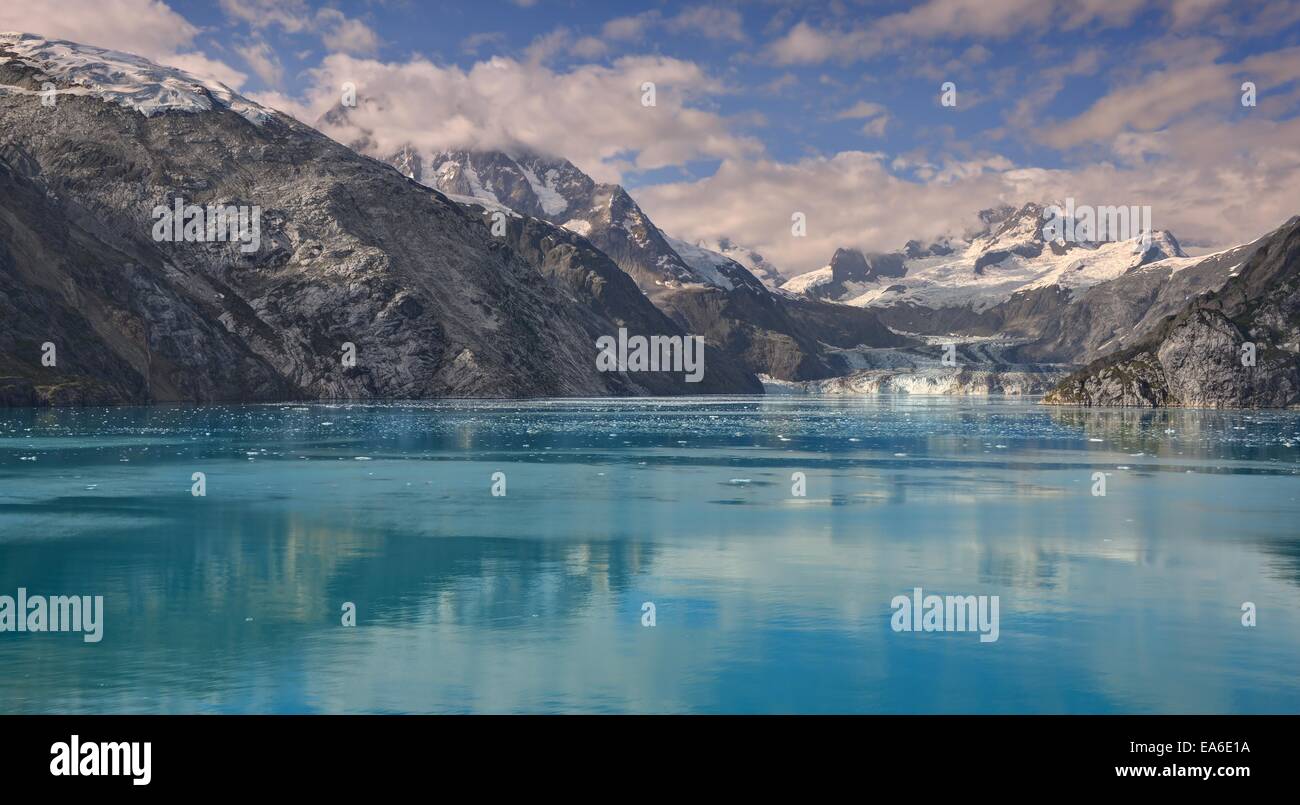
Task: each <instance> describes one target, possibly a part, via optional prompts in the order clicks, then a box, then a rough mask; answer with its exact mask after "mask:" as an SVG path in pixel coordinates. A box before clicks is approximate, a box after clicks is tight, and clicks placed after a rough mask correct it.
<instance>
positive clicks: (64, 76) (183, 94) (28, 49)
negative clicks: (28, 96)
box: [0, 31, 275, 126]
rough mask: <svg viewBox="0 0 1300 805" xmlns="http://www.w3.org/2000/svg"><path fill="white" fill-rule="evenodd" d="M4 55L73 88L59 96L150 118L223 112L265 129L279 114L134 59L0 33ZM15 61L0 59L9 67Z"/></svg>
mask: <svg viewBox="0 0 1300 805" xmlns="http://www.w3.org/2000/svg"><path fill="white" fill-rule="evenodd" d="M0 49H4V50H7V51H9V52H11V53H13V54H14V55H15V56H16V57H17V60H20V61H22V62H23V63H24V64H27V65H30V66H31V67H34V68H36V69H39V70H40V71H41V72H43V73H45V74H46V75H48V76H49V77H50V78H52V79H54V80H55V81H58V82H61V83H63V84H70V85H72V88H71V89H69V88H66V87H65V88H60V89H59V93H60V94H71V95H90V96H93V97H97V98H99V99H101V100H105V101H109V102H112V103H116V104H118V105H119V106H125V107H127V108H129V109H134V110H135V111H137V112H139V113H140V114H142V115H144V116H145V117H154V116H156V115H160V114H163V113H165V112H171V111H179V112H206V111H211V110H213V109H214V108H218V107H221V108H226V109H230V110H231V111H233V112H235V113H236V114H238V115H240V116H242V117H243V118H244V119H246V120H248V121H249V122H250V123H253V124H255V125H258V126H260V125H263V124H264V123H266V122H267V121H268V120H270V119H271V118H272V117H273V116H274V114H275V113H274V111H273V110H271V109H268V108H266V107H264V106H261V105H259V104H256V103H253V102H252V101H250V100H248V99H247V98H245V97H243V96H242V95H239V94H237V93H235V91H234V90H232V89H230V87H227V86H226V85H225V84H222V83H221V82H219V81H213V80H210V79H205V78H199V77H197V76H195V75H192V74H190V73H187V72H185V71H184V70H180V69H177V68H175V67H164V66H162V65H159V64H155V63H153V62H151V61H149V60H148V59H144V58H141V57H140V56H134V55H131V54H129V53H122V52H120V51H116V50H107V49H105V48H97V47H92V46H90V45H81V44H78V43H76V42H68V41H65V40H62V39H46V38H44V37H41V36H37V35H35V34H26V33H18V32H13V31H10V32H5V33H0ZM14 60H15V59H13V58H6V57H0V61H3V62H5V63H7V62H10V61H14ZM0 91H9V92H15V91H17V92H24V93H25V92H29V91H26V90H22V89H19V88H17V87H12V86H5V85H0Z"/></svg>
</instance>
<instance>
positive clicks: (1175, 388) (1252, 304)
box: [1044, 218, 1300, 408]
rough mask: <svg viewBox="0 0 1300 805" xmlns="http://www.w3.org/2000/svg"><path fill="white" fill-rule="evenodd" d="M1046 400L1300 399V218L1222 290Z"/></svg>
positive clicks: (1238, 402) (1275, 403)
mask: <svg viewBox="0 0 1300 805" xmlns="http://www.w3.org/2000/svg"><path fill="white" fill-rule="evenodd" d="M1044 402H1045V403H1048V404H1056V405H1087V406H1103V405H1106V406H1110V405H1113V406H1149V407H1163V406H1187V407H1209V408H1256V407H1262V408H1282V407H1292V406H1296V405H1300V218H1293V219H1292V220H1291V221H1289V222H1288V223H1287V224H1286V225H1285V226H1283V227H1282V228H1281V229H1279V230H1277V231H1276V232H1274V233H1273V234H1272V235H1270V236H1269V237H1267V238H1266V239H1264V241H1263V242H1262V243H1261V244H1259V246H1258V248H1257V249H1256V250H1255V251H1254V253H1253V255H1252V256H1251V257H1250V259H1249V260H1247V261H1246V263H1245V265H1244V266H1243V267H1242V269H1241V271H1240V273H1238V274H1237V275H1236V276H1234V277H1232V278H1230V279H1229V280H1228V281H1227V282H1226V283H1225V284H1224V286H1223V288H1222V289H1221V290H1219V291H1218V292H1217V293H1209V294H1205V295H1203V296H1201V297H1198V298H1196V299H1194V300H1192V301H1191V302H1190V303H1188V304H1187V305H1186V306H1185V307H1184V308H1183V309H1182V310H1181V311H1179V312H1178V313H1177V314H1176V315H1174V316H1171V317H1169V318H1167V319H1165V320H1164V321H1163V322H1161V323H1160V324H1159V325H1158V326H1157V327H1155V328H1154V329H1153V330H1151V331H1150V332H1149V333H1147V334H1146V335H1145V336H1143V337H1142V338H1140V339H1139V340H1138V342H1137V343H1136V344H1134V345H1133V346H1131V347H1129V348H1127V349H1125V350H1122V351H1120V352H1118V353H1116V354H1114V355H1110V356H1107V357H1104V358H1101V359H1099V360H1097V361H1094V362H1093V363H1091V364H1089V365H1088V366H1087V367H1085V368H1084V369H1082V370H1080V371H1079V372H1076V373H1074V374H1072V375H1070V376H1069V377H1067V378H1066V379H1065V380H1064V381H1062V383H1061V384H1060V385H1059V386H1058V387H1057V388H1055V389H1053V390H1052V392H1051V393H1049V394H1048V395H1047V396H1046V397H1045V398H1044Z"/></svg>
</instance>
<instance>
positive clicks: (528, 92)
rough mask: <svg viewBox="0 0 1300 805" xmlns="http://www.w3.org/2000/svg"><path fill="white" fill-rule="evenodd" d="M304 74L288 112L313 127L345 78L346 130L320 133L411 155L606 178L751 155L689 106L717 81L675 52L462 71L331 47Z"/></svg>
mask: <svg viewBox="0 0 1300 805" xmlns="http://www.w3.org/2000/svg"><path fill="white" fill-rule="evenodd" d="M313 75H314V79H315V83H316V88H315V90H314V91H313V93H312V95H311V98H310V100H309V101H308V102H307V103H306V104H304V105H303V106H302V107H300V109H299V115H300V116H305V119H306V122H309V123H315V121H316V118H317V117H318V116H319V115H320V114H321V113H323V112H324V111H325V110H326V109H328V108H329V107H331V106H333V105H334V104H336V103H337V101H338V92H339V89H338V88H339V87H340V86H341V85H342V84H343V82H346V81H351V82H353V83H355V84H356V86H357V92H358V105H357V107H356V108H355V109H351V110H349V117H350V120H351V126H349V127H348V128H342V129H332V130H329V131H327V133H329V134H331V135H332V136H334V137H335V138H336V139H338V140H340V141H341V142H350V141H352V140H354V139H355V138H356V137H357V136H358V135H359V134H360V132H361V131H363V130H364V131H368V132H370V133H371V134H372V136H373V138H374V140H375V141H376V145H377V147H378V149H379V150H380V151H381V152H387V151H390V150H396V149H398V148H400V147H402V146H404V145H407V144H411V145H414V146H416V147H417V148H420V149H422V150H438V149H442V148H459V147H476V148H505V149H510V148H518V147H525V148H529V149H532V150H536V151H540V152H543V153H548V154H555V155H561V156H564V157H566V158H568V159H570V160H572V161H573V162H574V164H576V165H578V166H579V167H581V168H582V169H583V170H586V171H587V172H588V173H590V174H591V175H592V176H594V177H596V178H597V179H599V180H602V181H612V180H617V179H618V178H619V177H620V175H621V173H622V171H623V170H625V169H627V168H630V167H635V168H638V169H654V168H661V167H665V166H673V165H681V164H684V163H686V162H687V161H689V160H693V159H699V158H706V157H718V158H738V157H742V156H746V155H751V154H756V153H758V151H759V150H760V148H759V146H758V144H757V143H756V142H755V141H754V140H752V139H750V138H747V137H743V136H740V135H737V134H734V133H732V132H731V131H730V129H729V121H728V120H727V119H725V118H723V117H722V116H720V115H718V114H716V113H714V112H711V111H708V110H705V109H701V108H698V107H697V106H693V105H692V103H693V102H694V101H697V100H698V99H700V98H703V97H706V96H709V95H713V94H717V93H720V92H723V91H725V89H726V88H725V87H724V86H723V85H722V84H721V83H719V82H718V81H716V80H715V79H713V78H711V77H710V76H708V75H707V74H706V73H704V71H703V70H701V69H700V68H699V67H698V66H697V65H695V64H692V63H690V62H685V61H681V60H678V59H671V58H664V57H625V58H622V59H619V60H617V61H615V62H614V63H613V64H612V65H609V66H602V65H584V66H582V67H577V68H573V69H571V70H567V71H556V70H552V69H551V68H549V67H547V66H545V65H544V64H542V63H540V62H538V61H536V60H533V61H524V62H521V61H516V60H513V59H507V58H500V57H498V58H493V59H491V60H489V61H484V62H480V63H478V64H476V65H474V66H473V67H472V68H470V69H469V70H462V69H460V68H459V67H455V66H439V65H435V64H433V63H431V62H428V61H425V60H422V59H417V60H414V61H410V62H403V63H386V62H380V61H376V60H370V59H356V58H353V57H349V56H344V55H337V54H336V55H332V56H330V57H328V58H327V59H326V60H325V61H324V62H323V63H322V65H321V67H320V68H319V69H317V70H316V71H314V74H313ZM645 81H653V82H654V83H655V85H656V105H655V106H653V107H646V106H642V105H641V85H642V83H643V82H645ZM304 110H307V111H304ZM286 111H288V110H286ZM300 119H303V118H302V117H300Z"/></svg>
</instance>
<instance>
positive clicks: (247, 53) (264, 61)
mask: <svg viewBox="0 0 1300 805" xmlns="http://www.w3.org/2000/svg"><path fill="white" fill-rule="evenodd" d="M235 52H236V53H238V54H239V55H240V56H242V57H243V59H244V63H245V64H247V65H248V66H249V67H250V68H252V70H253V72H255V73H257V77H258V78H260V79H262V81H264V82H265V83H266V84H268V85H269V86H272V87H275V86H279V85H280V82H281V80H283V78H284V66H283V65H281V64H280V58H279V57H278V56H276V55H275V51H274V50H273V49H272V48H271V46H270V45H268V44H267V43H266V42H265V41H262V40H260V39H259V40H254V41H252V42H249V43H247V44H244V45H238V46H236V47H235Z"/></svg>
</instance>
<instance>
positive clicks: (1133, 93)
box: [1042, 47, 1300, 148]
mask: <svg viewBox="0 0 1300 805" xmlns="http://www.w3.org/2000/svg"><path fill="white" fill-rule="evenodd" d="M1296 76H1300V47H1293V48H1287V49H1284V50H1278V51H1274V52H1272V53H1264V54H1261V55H1258V56H1252V57H1250V58H1248V59H1245V60H1244V61H1242V62H1241V63H1240V64H1200V65H1194V66H1193V65H1186V66H1179V67H1172V68H1169V69H1167V70H1160V71H1157V72H1153V73H1147V74H1146V75H1144V76H1143V77H1142V78H1141V79H1140V80H1138V81H1136V82H1134V83H1132V84H1129V85H1125V86H1121V87H1118V88H1116V89H1115V90H1113V91H1111V92H1110V93H1108V94H1107V95H1105V96H1104V97H1102V98H1100V99H1098V100H1097V101H1096V102H1095V103H1093V104H1092V106H1090V107H1089V108H1088V109H1086V110H1085V111H1084V112H1083V113H1082V114H1080V115H1078V116H1077V117H1075V118H1072V119H1070V120H1067V121H1065V122H1063V123H1060V124H1058V125H1055V126H1053V127H1051V128H1049V129H1048V130H1047V131H1045V132H1044V134H1043V135H1042V139H1043V140H1044V141H1045V142H1047V143H1048V144H1050V145H1052V146H1054V147H1056V148H1069V147H1072V146H1077V145H1080V144H1083V143H1090V142H1102V141H1106V140H1109V139H1111V138H1113V137H1115V136H1116V135H1118V134H1120V133H1121V132H1124V131H1127V130H1130V129H1136V130H1138V131H1155V130H1158V129H1161V128H1164V127H1165V126H1167V125H1168V124H1170V123H1171V122H1173V121H1175V120H1178V119H1179V118H1181V117H1182V116H1184V115H1187V114H1188V113H1190V112H1193V111H1195V110H1198V109H1202V108H1204V107H1207V106H1211V105H1217V107H1218V110H1219V113H1220V114H1223V113H1225V112H1226V110H1229V109H1233V108H1234V107H1237V108H1239V103H1240V97H1241V89H1240V87H1241V82H1242V81H1243V80H1250V81H1253V82H1255V84H1256V85H1257V87H1258V88H1259V90H1260V91H1263V90H1265V89H1269V88H1272V87H1276V86H1280V85H1282V84H1286V83H1289V82H1291V81H1294V80H1295V78H1296Z"/></svg>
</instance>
